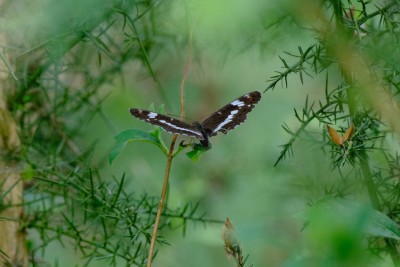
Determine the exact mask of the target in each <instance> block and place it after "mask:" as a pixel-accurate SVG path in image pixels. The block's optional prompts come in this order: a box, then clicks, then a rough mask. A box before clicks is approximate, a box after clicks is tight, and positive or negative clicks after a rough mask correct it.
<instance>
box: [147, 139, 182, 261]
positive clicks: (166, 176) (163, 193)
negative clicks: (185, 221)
mask: <svg viewBox="0 0 400 267" xmlns="http://www.w3.org/2000/svg"><path fill="white" fill-rule="evenodd" d="M177 137H178V135H177V134H174V136H173V137H172V141H171V146H170V147H169V151H168V158H167V166H166V167H165V174H164V182H163V187H162V190H161V197H160V203H159V204H158V210H157V216H156V220H155V223H154V229H153V234H152V236H151V242H150V248H149V254H148V257H147V265H146V266H147V267H151V262H152V260H153V254H154V246H155V243H156V238H157V231H158V226H159V224H160V219H161V213H162V210H163V208H164V203H165V196H166V195H167V188H168V180H169V174H170V171H171V164H172V158H173V154H174V146H175V141H176V138H177Z"/></svg>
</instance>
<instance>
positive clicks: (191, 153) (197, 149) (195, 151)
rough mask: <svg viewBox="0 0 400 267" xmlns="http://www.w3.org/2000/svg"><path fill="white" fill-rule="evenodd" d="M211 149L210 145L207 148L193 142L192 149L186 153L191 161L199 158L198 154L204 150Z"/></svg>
mask: <svg viewBox="0 0 400 267" xmlns="http://www.w3.org/2000/svg"><path fill="white" fill-rule="evenodd" d="M209 149H211V145H210V147H209V148H205V147H203V146H202V145H199V144H194V145H193V150H192V151H189V152H187V153H186V156H188V158H189V159H191V160H193V161H197V160H198V159H199V158H200V155H201V154H203V153H204V152H206V151H207V150H209Z"/></svg>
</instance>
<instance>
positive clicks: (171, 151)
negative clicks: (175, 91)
mask: <svg viewBox="0 0 400 267" xmlns="http://www.w3.org/2000/svg"><path fill="white" fill-rule="evenodd" d="M191 55H192V33H191V32H190V35H189V50H188V59H187V62H186V65H185V70H184V72H183V77H182V80H181V84H180V90H179V93H180V98H181V119H183V118H184V115H185V94H184V92H185V90H184V89H185V80H186V77H187V75H188V73H189V69H190V62H191ZM177 138H178V135H177V134H174V135H173V137H172V141H171V145H170V147H169V151H168V156H167V166H166V167H165V174H164V182H163V187H162V190H161V197H160V203H159V204H158V210H157V215H156V220H155V222H154V228H153V234H152V236H151V242H150V248H149V254H148V257H147V265H146V266H147V267H151V263H152V260H153V254H154V247H155V243H156V239H157V231H158V226H159V225H160V219H161V213H162V211H163V208H164V203H165V198H166V195H167V188H168V181H169V174H170V171H171V165H172V158H173V155H174V147H175V142H176V139H177Z"/></svg>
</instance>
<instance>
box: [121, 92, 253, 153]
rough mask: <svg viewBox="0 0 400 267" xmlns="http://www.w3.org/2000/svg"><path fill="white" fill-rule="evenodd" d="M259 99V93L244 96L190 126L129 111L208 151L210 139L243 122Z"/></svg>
mask: <svg viewBox="0 0 400 267" xmlns="http://www.w3.org/2000/svg"><path fill="white" fill-rule="evenodd" d="M260 99H261V93H260V92H258V91H254V92H251V93H248V94H245V95H243V96H241V97H239V98H237V99H235V100H233V101H232V102H230V103H229V104H227V105H225V106H223V107H222V108H220V109H219V110H217V111H216V112H214V113H213V114H211V115H210V116H209V117H208V118H206V119H205V120H203V121H202V122H193V123H192V124H188V123H186V122H183V121H181V120H178V119H174V118H172V117H169V116H166V115H162V114H158V113H155V112H152V111H148V110H143V109H137V108H131V109H130V110H129V111H130V112H131V114H132V115H133V116H134V117H136V118H138V119H140V120H143V121H145V122H147V123H150V124H153V125H157V126H159V127H161V128H162V129H163V130H165V131H167V132H169V133H172V134H179V135H186V136H190V137H194V138H197V139H198V140H199V141H200V144H201V146H202V147H204V148H206V149H208V148H211V144H210V142H209V141H208V139H209V138H210V137H212V136H214V135H217V133H218V132H221V133H224V134H226V133H227V132H229V131H230V130H232V129H234V128H235V127H236V126H238V125H239V124H241V123H242V122H244V121H245V120H246V118H247V114H248V113H249V112H250V111H251V110H252V109H253V108H254V106H255V104H257V103H258V101H260Z"/></svg>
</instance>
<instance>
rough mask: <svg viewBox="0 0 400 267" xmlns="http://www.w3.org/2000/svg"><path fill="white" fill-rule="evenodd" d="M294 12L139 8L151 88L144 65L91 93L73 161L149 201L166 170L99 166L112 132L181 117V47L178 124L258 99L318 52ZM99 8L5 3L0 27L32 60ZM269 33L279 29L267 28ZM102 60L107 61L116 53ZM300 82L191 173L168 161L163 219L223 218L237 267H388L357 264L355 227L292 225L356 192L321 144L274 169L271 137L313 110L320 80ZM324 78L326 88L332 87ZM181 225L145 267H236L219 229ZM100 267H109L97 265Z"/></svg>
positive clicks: (217, 4) (137, 164) (218, 4)
mask: <svg viewBox="0 0 400 267" xmlns="http://www.w3.org/2000/svg"><path fill="white" fill-rule="evenodd" d="M125 4H126V5H129V4H134V2H129V1H127V2H125ZM298 4H299V3H298V1H290V0H286V1H271V0H269V1H268V0H264V1H254V0H252V1H238V0H234V1H232V0H230V1H227V0H223V1H210V0H207V1H204V0H201V1H200V0H194V1H179V0H169V1H159V2H152V4H151V5H149V6H150V7H151V10H152V11H151V12H150V13H149V14H146V16H149V17H150V18H149V19H148V20H146V21H145V22H142V21H138V23H137V25H138V28H140V29H145V28H146V27H149V28H153V29H156V30H155V31H154V32H156V33H157V34H155V35H154V36H152V39H151V40H152V41H153V43H146V44H145V45H148V46H149V47H150V46H152V47H153V48H154V46H155V47H156V49H153V50H149V51H151V52H150V53H149V62H150V63H151V67H152V69H153V70H154V72H155V76H156V77H157V79H158V81H159V84H160V85H161V86H162V88H160V86H159V84H157V82H156V81H154V79H153V78H152V76H151V75H150V74H149V71H148V66H146V64H144V63H143V62H138V61H131V62H126V63H124V66H123V68H122V69H121V73H119V74H115V78H114V79H113V80H112V81H111V82H110V83H108V84H106V85H104V86H103V87H102V88H101V89H100V91H99V92H98V101H99V102H101V103H102V104H101V113H96V114H95V116H94V117H93V119H92V120H91V121H90V123H89V124H87V125H82V126H81V135H80V138H79V140H78V144H79V146H80V147H81V148H82V149H83V150H84V148H85V147H88V146H89V144H91V143H92V142H94V141H95V142H96V148H95V153H94V155H93V159H92V161H91V165H92V166H93V167H94V168H98V169H99V172H100V173H101V176H102V177H116V178H117V179H120V177H122V175H123V174H124V173H125V174H126V184H125V190H126V191H128V192H135V194H137V195H143V194H148V195H151V196H155V197H158V196H159V195H160V192H161V186H162V182H163V176H164V170H165V165H166V157H165V156H164V155H163V154H162V153H161V151H160V150H159V149H158V148H157V147H155V146H153V145H151V144H148V143H140V142H137V143H130V144H128V145H127V146H126V147H125V149H124V150H123V151H122V153H121V154H120V155H118V157H117V158H116V159H115V161H114V162H113V163H112V165H110V164H109V163H108V154H109V152H110V150H111V149H112V147H113V146H114V136H115V135H116V134H117V133H118V132H121V131H123V130H126V129H131V128H137V129H142V130H152V129H153V127H152V126H151V125H148V124H146V123H144V122H142V121H139V120H137V119H135V118H133V117H132V116H131V114H130V113H129V108H131V107H136V108H143V109H149V108H150V107H151V105H154V107H155V110H158V108H159V107H160V106H161V105H165V106H164V110H165V113H166V114H171V115H176V116H179V113H180V95H179V86H180V82H181V79H182V75H183V71H184V69H185V64H186V62H187V60H188V43H189V41H188V40H189V36H191V38H192V39H191V40H192V41H191V53H192V54H191V60H190V72H189V75H188V77H187V79H186V81H185V117H187V118H188V121H190V120H202V119H203V118H205V117H206V116H208V115H209V114H210V113H212V112H214V111H215V110H216V109H218V108H220V107H222V106H223V105H225V104H227V103H228V102H229V101H231V100H233V99H235V98H236V97H239V96H241V95H243V94H245V93H247V92H250V91H253V90H259V91H261V92H264V90H265V89H266V88H267V87H268V85H269V82H268V79H269V78H270V77H271V76H273V75H275V74H276V71H281V70H282V62H281V61H280V60H279V57H278V56H282V55H284V52H285V51H288V52H293V53H295V52H296V51H297V47H299V46H307V45H309V44H311V43H313V42H315V36H313V34H312V32H311V31H308V30H306V29H304V28H306V26H308V24H309V23H310V22H309V21H301V23H303V25H302V26H304V28H302V27H298V26H296V24H294V23H289V22H287V21H286V22H285V20H286V19H287V20H290V19H288V18H287V16H289V14H292V15H293V16H294V17H304V16H305V17H307V16H308V19H310V21H312V14H307V6H306V5H307V4H310V2H308V1H307V2H305V3H304V6H303V7H302V8H298V6H297V5H298ZM105 5H107V3H106V2H103V1H101V2H99V3H96V1H90V0H86V1H29V2H24V3H22V2H20V3H12V4H10V5H9V6H8V7H7V13H6V14H3V19H2V20H3V27H4V28H6V29H7V30H15V29H18V31H16V33H15V35H16V36H15V38H16V39H17V40H24V39H26V40H27V41H28V43H30V44H37V45H38V46H40V45H44V44H47V42H48V41H49V40H47V39H45V38H46V36H47V34H49V33H52V34H53V33H56V34H54V35H52V36H53V37H51V38H54V39H55V38H56V37H54V36H58V35H62V34H64V33H67V32H68V30H69V29H70V27H73V26H72V25H74V24H75V23H78V21H82V20H85V19H86V20H87V21H85V23H87V24H90V23H91V21H90V20H91V19H92V20H96V19H97V18H96V12H97V7H98V6H100V7H98V8H99V9H101V8H103V6H105ZM310 10H312V9H311V8H310ZM90 11H91V12H93V13H91V12H90ZM132 12H134V11H132ZM296 12H298V14H296ZM304 12H305V13H304ZM303 13H304V14H303ZM85 14H87V15H88V16H85ZM276 21H281V22H282V21H283V22H282V23H278V24H275V22H276ZM298 22H299V21H298ZM93 23H94V22H93ZM141 23H150V25H142V24H141ZM123 24H124V22H123V20H122V19H121V20H116V21H115V23H114V25H113V26H114V27H115V30H114V31H113V32H112V33H113V34H112V35H111V34H110V36H109V38H110V40H112V41H113V42H115V43H120V44H122V43H124V42H126V40H124V35H123V33H122V31H118V29H122V28H123ZM52 41H54V40H52ZM57 45H60V46H62V43H60V44H57ZM126 45H127V44H126ZM32 49H34V48H32ZM58 49H60V48H58ZM107 51H109V53H110V54H112V53H113V47H110V48H108V49H107ZM92 52H93V51H90V49H88V51H86V52H82V55H86V54H85V53H87V54H88V57H92V58H91V60H87V61H84V60H83V61H82V62H84V63H85V64H83V65H82V66H80V68H81V71H82V72H97V71H99V69H101V68H102V67H103V66H105V65H107V63H108V62H111V61H112V56H110V57H107V56H103V57H102V61H101V63H100V61H99V60H98V59H97V58H96V56H93V55H91V54H90V53H92ZM89 54H90V56H89ZM52 56H54V55H52ZM54 58H56V56H54ZM55 60H58V59H55ZM86 62H90V64H87V63H86ZM289 63H290V62H289ZM63 78H64V81H66V82H67V83H70V84H74V83H79V82H81V80H80V79H81V77H80V75H79V71H77V70H76V69H75V70H74V72H72V73H70V72H68V69H66V70H65V77H63ZM303 78H304V80H303V82H301V80H300V79H299V76H298V75H291V76H289V79H288V86H287V88H286V86H285V84H278V86H277V88H275V89H274V90H273V91H271V90H269V91H267V92H265V93H263V94H262V99H261V101H260V102H259V104H258V105H257V106H256V108H255V109H254V110H253V111H252V112H251V113H250V114H249V116H248V119H247V121H246V122H245V123H244V124H242V125H240V126H239V127H237V128H236V129H234V130H233V131H231V132H229V133H228V134H227V135H223V134H218V136H216V137H213V138H212V139H211V143H212V145H213V148H212V149H211V150H210V151H208V152H207V153H205V154H203V155H202V156H201V157H200V159H199V160H198V161H197V162H193V161H191V160H189V159H188V158H187V157H186V156H185V155H184V153H181V154H179V156H177V157H176V158H175V159H174V160H173V163H172V171H171V177H170V184H169V186H170V187H169V196H168V205H169V206H170V207H183V206H184V205H186V203H191V204H192V205H195V204H196V203H199V209H198V211H197V213H198V214H199V215H201V214H203V213H206V218H209V219H216V220H221V221H224V220H225V219H226V218H227V217H229V218H230V220H231V222H232V223H233V225H234V227H235V231H236V234H237V238H238V240H239V242H240V244H241V246H242V249H243V252H244V255H245V256H247V255H248V259H247V263H246V266H251V265H252V264H253V266H390V264H389V263H388V262H390V261H387V260H385V259H383V260H381V261H379V262H377V260H376V259H372V257H371V255H370V254H369V253H367V252H366V250H365V247H363V244H362V242H360V238H359V236H360V235H361V234H360V233H357V231H354V229H356V227H357V224H356V223H357V222H354V224H353V222H348V223H349V224H346V225H341V224H338V225H336V224H335V222H333V220H331V218H329V217H327V218H325V217H324V216H321V218H320V221H318V223H319V224H318V223H317V226H316V227H315V228H313V229H308V228H304V220H302V219H301V218H300V217H301V216H300V217H299V214H300V213H301V212H302V211H304V210H305V209H306V208H307V207H308V205H309V204H310V203H313V202H315V201H317V200H318V199H320V198H321V197H323V196H324V195H325V194H326V188H330V187H335V186H336V185H337V184H340V183H349V185H350V186H355V187H357V186H358V185H357V181H353V180H351V179H349V180H348V181H345V182H344V181H343V180H342V178H340V175H339V174H338V173H337V171H334V170H332V166H331V162H330V158H329V157H328V156H327V155H326V154H325V153H324V152H323V151H322V150H321V149H320V144H315V142H314V141H313V140H311V139H310V138H308V137H307V136H304V138H300V139H299V140H297V141H296V142H295V144H294V150H293V151H294V156H293V157H290V158H288V159H286V160H284V161H283V162H281V163H280V164H278V165H277V166H276V167H274V163H275V162H276V160H277V158H278V157H279V154H280V151H281V148H280V147H279V146H280V145H281V144H284V143H285V142H287V141H288V140H289V138H290V136H289V135H288V134H287V133H285V131H284V130H283V129H282V127H281V126H282V124H284V123H286V124H287V125H288V126H289V127H290V128H292V129H297V128H298V127H299V125H300V124H299V122H298V121H297V120H296V118H295V116H294V109H300V110H301V108H302V107H303V106H304V102H305V100H306V96H308V97H309V99H310V101H311V100H319V99H323V97H324V89H325V75H324V74H322V75H320V76H314V77H313V78H311V77H308V76H305V77H303ZM335 78H336V77H334V76H332V78H331V79H332V80H331V81H333V83H335ZM81 90H85V89H84V87H83V88H82V89H81ZM160 92H163V93H160ZM164 96H165V97H164ZM93 104H96V103H93ZM87 115H88V116H89V115H90V114H87ZM66 119H67V121H68V122H70V123H73V121H74V118H73V117H69V118H66ZM308 132H311V133H312V134H314V135H315V137H317V139H319V140H320V141H321V142H324V141H325V139H324V137H323V132H324V125H320V124H319V123H318V122H315V123H311V124H310V125H309V126H308ZM162 136H163V138H164V140H165V141H166V143H167V144H169V140H170V139H171V135H170V134H168V133H165V132H163V133H162ZM181 140H187V141H190V138H182V137H179V139H178V142H180V141H181ZM180 223H181V222H180V221H179V220H172V222H171V224H172V225H174V226H176V230H173V229H170V230H165V229H164V230H163V231H161V232H160V233H159V235H162V236H164V237H165V239H166V240H167V242H168V243H169V245H166V244H159V243H157V245H156V248H157V249H158V254H157V257H156V259H155V261H154V264H153V266H159V267H162V266H175V267H176V266H199V267H200V266H235V262H234V260H233V259H228V258H227V256H226V254H225V252H224V248H223V246H224V243H223V241H222V239H221V231H222V224H219V223H205V224H202V223H200V222H195V223H194V222H188V226H187V228H186V231H185V234H183V233H182V229H181V228H179V224H180ZM353 234H354V236H353ZM38 242H39V241H38ZM327 251H328V252H329V253H328V254H329V255H331V254H332V255H331V256H332V258H335V257H336V258H335V259H336V261H335V260H334V261H330V262H329V264H332V262H333V265H325V264H328V261H326V258H325V257H324V256H323V255H326V254H325V252H327ZM310 255H312V257H310ZM80 257H81V256H80V255H79V253H78V252H76V251H74V250H73V249H71V248H69V247H68V242H67V245H66V246H65V247H63V246H61V245H60V244H58V243H54V245H52V246H51V247H48V248H47V250H46V252H45V253H44V254H43V258H44V259H45V260H46V261H48V262H49V263H50V264H51V265H56V263H57V265H58V266H73V265H75V264H78V263H79V262H80ZM305 259H306V260H305ZM309 259H312V260H309ZM98 264H99V265H98V266H107V265H106V264H104V263H102V262H101V261H99V262H98ZM121 264H122V263H121ZM121 266H122V265H121Z"/></svg>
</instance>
